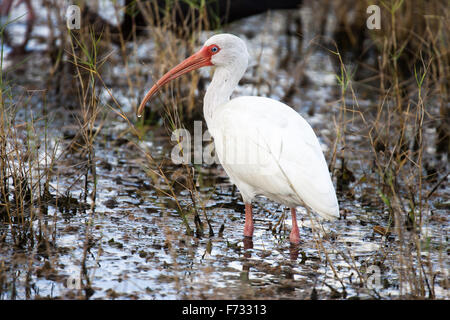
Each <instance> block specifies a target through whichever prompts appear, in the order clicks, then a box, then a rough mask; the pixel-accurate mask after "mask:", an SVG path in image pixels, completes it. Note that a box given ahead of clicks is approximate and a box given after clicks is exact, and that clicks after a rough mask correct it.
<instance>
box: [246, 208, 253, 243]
mask: <svg viewBox="0 0 450 320" xmlns="http://www.w3.org/2000/svg"><path fill="white" fill-rule="evenodd" d="M253 229H254V227H253V212H252V205H251V203H246V204H245V225H244V236H246V237H253Z"/></svg>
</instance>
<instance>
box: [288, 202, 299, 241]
mask: <svg viewBox="0 0 450 320" xmlns="http://www.w3.org/2000/svg"><path fill="white" fill-rule="evenodd" d="M291 216H292V230H291V234H290V235H289V241H290V242H291V243H292V244H299V243H300V232H299V231H298V225H297V214H296V211H295V208H291Z"/></svg>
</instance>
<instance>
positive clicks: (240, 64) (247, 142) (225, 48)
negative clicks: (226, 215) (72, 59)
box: [137, 34, 339, 244]
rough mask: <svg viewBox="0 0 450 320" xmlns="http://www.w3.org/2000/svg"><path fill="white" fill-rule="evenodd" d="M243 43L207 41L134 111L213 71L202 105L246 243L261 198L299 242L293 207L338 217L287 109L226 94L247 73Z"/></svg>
mask: <svg viewBox="0 0 450 320" xmlns="http://www.w3.org/2000/svg"><path fill="white" fill-rule="evenodd" d="M248 59H249V55H248V52H247V47H246V45H245V43H244V41H243V40H241V39H240V38H238V37H236V36H234V35H231V34H218V35H214V36H212V37H211V38H209V39H208V40H207V41H206V42H205V44H204V46H203V47H202V48H201V49H200V51H198V52H197V53H195V54H193V55H192V56H190V57H189V58H187V59H186V60H184V61H183V62H181V63H180V64H178V65H177V66H176V67H174V68H173V69H171V70H170V71H169V72H167V73H166V74H165V75H164V76H162V78H161V79H159V80H158V81H157V82H156V84H155V85H153V87H152V88H151V89H150V90H149V91H148V93H147V94H146V95H145V97H144V99H143V100H142V102H141V104H140V106H139V108H138V111H137V112H138V116H140V115H141V114H142V112H143V110H144V107H145V104H146V103H147V101H148V100H149V99H150V98H151V97H152V96H153V95H154V94H155V93H156V92H158V90H159V89H160V88H161V87H162V86H163V85H165V84H166V83H168V82H169V81H171V80H173V79H175V78H177V77H179V76H181V75H183V74H185V73H187V72H189V71H192V70H195V69H198V68H201V67H205V66H215V67H216V70H215V72H214V76H213V79H212V82H211V84H210V85H209V87H208V89H207V91H206V94H205V98H204V105H203V113H204V117H205V120H206V124H207V126H208V130H209V132H210V133H211V135H212V136H213V138H214V144H215V148H216V153H217V156H218V158H219V160H220V163H221V164H222V166H223V168H224V169H225V171H226V173H227V174H228V176H229V177H230V179H231V181H232V182H233V183H234V184H235V185H236V186H237V187H238V189H239V191H240V192H241V194H242V198H243V200H244V203H245V226H244V236H246V237H252V236H253V230H254V225H253V217H252V204H251V203H252V200H253V199H254V198H255V197H256V196H265V197H267V198H269V199H271V200H273V201H276V202H278V203H281V204H283V205H285V206H288V207H289V208H291V215H292V230H291V233H290V236H289V239H290V242H291V243H293V244H298V243H299V242H300V235H299V230H298V225H297V218H296V207H298V206H305V205H306V206H308V207H310V208H311V209H312V210H313V211H314V212H315V213H317V214H319V215H320V216H322V217H324V218H326V219H332V218H336V217H339V206H338V202H337V198H336V193H335V190H334V187H333V183H332V181H331V177H330V173H329V171H328V167H327V163H326V161H325V157H324V155H323V152H322V149H321V147H320V144H319V141H318V139H317V137H316V135H315V134H314V131H313V129H312V128H311V126H310V125H309V124H308V123H307V122H306V120H305V119H303V118H302V117H301V116H300V115H299V114H298V113H297V112H296V111H294V110H293V109H292V108H290V107H289V106H287V105H285V104H283V103H281V102H279V101H276V100H273V99H269V98H264V97H256V96H243V97H238V98H235V99H232V100H230V96H231V93H232V92H233V90H234V89H235V87H236V86H237V84H238V82H239V80H240V79H241V78H242V76H243V75H244V72H245V70H246V69H247V64H248Z"/></svg>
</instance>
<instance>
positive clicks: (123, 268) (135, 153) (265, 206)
mask: <svg viewBox="0 0 450 320" xmlns="http://www.w3.org/2000/svg"><path fill="white" fill-rule="evenodd" d="M258 19H259V20H261V19H260V18H258V17H256V18H255V17H254V18H250V19H247V20H246V21H244V22H241V23H237V24H233V25H232V26H230V27H229V29H228V30H226V31H229V32H234V33H237V34H239V33H240V32H242V34H241V35H242V36H245V35H246V31H245V26H248V25H253V26H255V25H257V23H256V21H258ZM279 20H280V21H281V22H280V23H282V21H283V14H282V13H280V14H275V16H274V17H273V21H279ZM260 27H261V28H262V26H261V23H260ZM255 28H256V27H253V28H251V30H250V31H251V33H252V34H254V36H253V37H251V39H247V40H248V42H249V46H250V48H252V49H253V50H252V52H253V53H252V54H253V55H254V56H259V57H260V59H261V60H260V64H261V65H262V66H266V68H267V70H263V73H264V75H265V76H267V79H271V80H268V81H270V83H269V84H270V85H267V86H264V85H262V86H258V87H257V88H256V87H255V85H254V84H252V82H251V77H252V71H251V70H252V67H250V71H249V72H247V74H246V76H245V78H244V80H246V81H244V82H245V83H246V84H245V85H242V86H239V88H238V89H237V90H236V92H235V95H241V94H261V95H266V94H268V95H270V96H271V97H273V98H275V99H282V98H283V96H284V94H285V91H286V88H287V87H288V86H289V85H290V84H291V82H292V79H291V78H292V77H291V76H290V74H289V72H288V71H287V70H279V72H277V73H274V72H273V71H272V70H273V67H274V64H273V61H274V56H276V50H275V47H273V46H271V45H267V43H269V44H270V43H271V42H275V41H276V40H277V41H279V42H283V41H285V40H286V39H284V38H283V37H281V36H279V33H280V32H281V31H280V30H282V29H283V28H282V26H281V27H280V26H278V27H276V26H275V27H273V30H270V32H268V33H267V32H266V33H263V32H259V31H258V28H256V30H255ZM204 36H205V37H206V38H207V37H208V33H205V35H204ZM261 44H263V45H261ZM150 46H151V44H150ZM258 48H259V49H258ZM263 49H264V50H263ZM258 50H262V52H260V51H258ZM144 51H145V50H144ZM138 54H139V52H138ZM30 63H31V62H30ZM130 67H133V66H132V65H131V66H130ZM275 70H276V69H275ZM306 74H307V75H308V76H309V78H310V81H311V83H310V85H309V86H308V87H307V88H306V89H305V90H304V92H302V94H300V95H296V96H295V97H293V98H292V102H291V103H292V105H294V106H295V108H296V109H297V111H299V112H300V113H301V114H302V115H303V116H304V117H305V118H306V119H307V120H308V122H309V123H311V125H312V126H313V128H314V129H315V130H316V133H317V135H318V136H319V137H320V141H321V143H322V145H323V149H324V151H325V152H326V151H327V150H329V148H330V141H332V140H331V139H332V137H333V135H334V127H333V123H332V117H333V114H334V113H336V112H337V110H336V108H333V105H332V104H331V105H332V106H331V107H330V102H329V100H330V99H329V98H328V97H330V96H331V95H332V94H333V91H334V86H335V83H334V75H333V74H332V66H331V64H330V62H329V59H327V56H326V55H324V54H323V53H320V52H319V53H314V54H312V55H311V56H310V63H309V64H308V67H307V69H306ZM115 75H116V76H120V66H117V67H116V68H115V69H113V70H112V72H111V77H112V79H114V76H115ZM204 75H206V76H207V74H204ZM271 76H273V77H271ZM264 88H268V89H267V91H264V90H265V89H264ZM111 89H112V91H113V92H114V95H115V97H116V98H117V99H118V101H119V102H120V104H121V105H122V106H123V110H124V111H126V112H131V111H132V108H131V101H130V99H131V98H128V96H129V95H128V93H127V90H126V89H124V88H123V87H121V86H120V85H119V84H117V83H116V87H112V88H111ZM269 89H270V90H269ZM100 97H101V98H102V99H107V95H106V94H105V93H104V92H103V93H100ZM365 102H366V103H367V104H370V101H361V102H360V105H364V103H365ZM311 110H314V112H313V113H312V115H311V112H310V111H311ZM53 112H54V114H53V115H52V119H54V121H53V122H52V123H51V124H50V128H49V135H50V136H52V137H54V140H53V141H59V143H60V145H61V148H60V149H59V152H60V154H61V158H60V160H59V161H58V164H57V167H56V168H55V170H57V172H58V174H57V175H56V176H57V179H54V180H53V181H52V187H54V190H56V191H55V194H56V193H57V192H60V193H63V191H64V190H70V194H69V195H70V197H71V198H72V199H77V200H78V201H75V200H73V201H72V204H71V205H69V206H68V207H67V208H64V206H61V205H58V206H57V205H55V204H53V205H49V207H48V212H47V215H46V216H43V217H42V220H43V221H45V223H44V224H43V226H38V221H37V220H35V221H34V222H33V227H34V228H36V229H37V228H39V227H40V228H43V229H44V232H46V234H47V235H48V236H49V238H48V240H49V242H48V243H47V242H46V243H44V244H43V245H42V246H34V247H32V248H31V249H27V247H25V248H18V247H16V246H14V245H13V244H12V240H11V237H12V229H13V228H14V224H8V223H3V224H1V225H0V235H2V237H3V241H2V242H0V265H1V270H2V272H3V273H4V274H6V275H7V277H6V279H7V284H6V285H5V286H4V288H7V290H3V291H2V292H1V293H0V297H1V298H3V299H8V298H14V299H25V298H80V297H85V296H87V297H89V298H90V299H107V298H114V299H186V298H197V299H222V298H223V299H280V298H286V299H316V298H318V299H338V298H340V299H350V298H361V299H368V298H385V299H389V298H397V297H399V296H401V295H402V292H401V291H400V285H399V282H400V279H399V276H398V275H399V272H398V270H397V268H398V264H397V260H396V258H397V257H396V255H397V254H398V250H399V240H398V236H397V235H396V234H395V233H393V234H392V235H390V236H388V237H382V236H381V235H379V234H378V233H376V232H374V227H376V226H383V227H387V225H388V223H389V219H388V214H387V213H386V212H383V210H384V209H382V208H383V205H382V201H381V200H380V199H379V197H378V196H377V195H376V190H374V189H373V186H371V185H369V184H365V183H364V182H362V183H359V184H354V186H352V187H353V188H354V191H355V192H354V193H356V195H355V196H354V197H351V196H349V195H348V193H339V194H338V196H339V203H340V208H341V212H342V216H341V218H340V219H339V220H336V221H334V222H326V221H316V220H315V219H311V217H310V216H309V215H308V213H307V212H300V214H299V220H300V221H299V226H300V235H301V240H302V241H301V243H300V245H299V246H298V247H291V245H290V244H289V239H288V236H289V231H290V217H289V214H288V211H286V210H284V208H282V207H280V206H279V205H277V204H275V203H272V202H270V201H268V200H267V199H262V198H261V199H259V200H258V202H257V203H255V206H254V215H255V216H254V218H255V233H254V238H253V241H252V242H250V241H248V240H246V239H244V238H243V222H244V214H243V209H244V205H243V203H242V200H241V197H240V195H239V192H238V191H237V190H233V187H232V185H231V184H230V182H229V180H228V178H227V176H226V174H225V172H224V171H223V169H222V168H221V167H220V166H215V165H212V166H207V165H202V166H195V178H194V182H195V183H196V188H197V191H198V192H197V193H196V194H195V199H196V206H197V209H198V211H199V214H200V219H201V221H202V225H203V229H204V234H203V235H202V236H198V235H195V234H194V235H187V234H186V228H185V226H184V225H183V223H182V219H181V216H180V214H179V210H178V209H177V203H176V201H175V200H174V199H173V197H171V196H168V195H167V194H164V192H169V188H168V186H167V184H166V183H165V182H164V181H163V179H161V178H154V179H151V178H150V175H148V174H147V172H148V171H147V170H146V167H147V166H148V165H149V164H148V162H147V161H146V160H145V157H144V152H143V151H142V150H144V151H145V152H148V153H149V154H151V155H152V156H153V157H154V158H155V159H157V162H158V163H162V160H163V159H165V160H169V156H170V151H171V149H172V144H171V143H170V135H169V132H166V131H165V130H163V129H160V128H159V129H158V128H153V129H152V130H151V131H150V132H149V133H148V134H147V135H146V136H145V137H144V139H143V140H141V141H138V140H137V139H136V138H135V137H131V136H130V135H126V134H124V130H126V128H127V124H126V123H124V121H123V120H122V119H121V118H119V117H110V118H108V122H107V123H106V124H105V126H104V127H103V128H102V130H101V133H100V135H99V136H98V137H97V139H96V142H95V144H94V147H95V155H96V168H97V194H96V200H95V203H94V202H93V201H92V199H91V198H90V197H87V198H86V199H84V188H83V185H84V180H83V178H82V177H83V172H84V171H83V170H85V169H84V166H85V164H84V162H83V161H84V159H82V158H79V157H78V155H77V154H76V153H75V154H71V153H67V152H65V151H64V150H65V149H64V147H65V146H67V144H68V143H69V142H70V140H67V141H66V140H64V139H63V138H62V133H64V132H69V133H71V132H73V130H75V129H74V119H73V118H72V117H71V116H70V115H65V116H64V111H61V110H59V111H53ZM19 116H20V115H19ZM22 116H23V117H25V115H22ZM38 124H39V123H37V125H38ZM124 137H125V138H124ZM349 143H355V145H358V144H359V143H362V142H361V141H358V140H356V141H351V139H350V140H349ZM137 146H138V147H139V148H141V149H142V150H140V149H139V148H138V147H137ZM352 160H353V162H352ZM357 160H358V156H357V155H355V159H352V158H351V157H350V161H349V164H348V165H350V166H351V165H352V164H353V166H352V170H353V174H354V175H355V176H356V177H357V178H360V177H362V176H364V175H365V173H366V171H367V169H366V168H364V167H362V166H361V164H360V163H359V162H357ZM163 169H164V170H165V171H167V172H168V173H170V174H172V177H174V176H176V175H177V174H178V175H181V176H182V175H184V174H185V171H184V170H185V169H184V168H183V167H182V166H176V165H173V164H172V163H170V161H165V164H164V166H163ZM177 170H178V173H177ZM79 177H81V178H80V181H78V182H76V183H74V179H75V178H79ZM90 188H92V184H91V185H90ZM175 193H176V198H177V201H179V203H180V206H181V207H182V208H183V209H184V210H185V211H186V212H188V217H187V218H188V222H189V225H190V227H191V228H192V229H193V231H194V232H195V231H196V227H195V224H194V214H193V203H192V199H191V197H190V194H189V192H188V191H187V190H185V189H183V188H175ZM436 194H437V199H442V198H445V196H446V195H447V196H448V187H447V188H446V189H442V190H438V192H437V193H436ZM59 196H60V197H61V199H62V196H63V194H60V195H59ZM430 210H432V213H433V215H431V213H430V212H428V213H427V215H426V217H425V219H428V220H429V221H428V223H427V229H424V231H423V232H424V234H423V239H426V240H427V241H428V244H429V246H428V248H429V249H428V250H423V258H426V257H429V261H430V265H431V268H432V269H433V272H435V273H436V278H435V281H434V284H433V285H434V291H435V293H436V297H437V298H448V292H447V291H446V289H445V288H444V287H443V285H444V279H446V277H447V268H448V259H447V255H448V252H447V250H448V249H446V248H447V242H448V239H447V237H448V223H447V220H446V217H447V212H446V209H445V207H444V208H431V209H430ZM206 217H207V218H208V219H209V222H210V225H211V227H212V231H213V235H209V228H208V224H207V221H206ZM433 217H441V219H440V220H439V219H436V218H434V219H433ZM285 218H286V219H285ZM442 219H443V220H442ZM409 236H410V235H406V237H409ZM82 266H84V267H85V269H84V270H83V267H82ZM371 272H374V273H373V274H372V273H371ZM367 278H370V279H371V281H372V282H373V283H374V286H373V287H372V288H371V289H370V288H367V285H366V279H367ZM82 287H88V288H89V289H88V290H80V288H82ZM369 287H370V286H369Z"/></svg>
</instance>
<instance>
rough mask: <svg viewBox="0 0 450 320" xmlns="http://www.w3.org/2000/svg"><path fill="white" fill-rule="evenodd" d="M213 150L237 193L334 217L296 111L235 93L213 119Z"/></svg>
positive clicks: (320, 161) (329, 187)
mask: <svg viewBox="0 0 450 320" xmlns="http://www.w3.org/2000/svg"><path fill="white" fill-rule="evenodd" d="M214 123H215V125H214V127H215V129H214V130H215V132H213V136H214V139H215V144H216V149H217V153H218V155H219V159H220V160H221V163H222V165H223V166H224V168H225V170H226V171H227V173H228V174H229V175H230V178H231V180H232V181H233V182H234V183H235V184H236V185H237V186H238V187H239V189H240V190H241V192H242V193H243V196H244V197H245V196H246V193H249V194H247V197H248V198H251V197H252V196H254V195H257V194H259V195H265V196H268V197H269V198H272V199H273V200H276V201H279V202H281V203H284V204H286V205H290V206H293V205H300V204H301V203H302V202H303V203H305V204H307V205H308V206H309V207H311V208H312V209H313V210H314V211H316V212H317V213H319V214H320V215H321V216H323V217H326V218H331V217H336V216H339V209H338V203H337V199H336V193H335V190H334V187H333V184H332V181H331V178H330V174H329V171H328V167H327V163H326V161H325V158H324V155H323V152H322V149H321V147H320V144H319V141H318V139H317V137H316V135H315V134H314V131H313V130H312V128H311V126H310V125H309V124H308V123H307V122H306V120H304V119H303V118H302V117H301V116H300V115H299V114H298V113H297V112H296V111H294V110H293V109H291V108H290V107H288V106H287V105H285V104H283V103H281V102H278V101H276V100H272V99H268V98H262V97H240V98H236V99H233V100H231V101H230V102H228V103H227V104H226V105H224V106H223V107H222V110H220V112H219V113H218V116H217V117H216V118H215V119H214Z"/></svg>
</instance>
